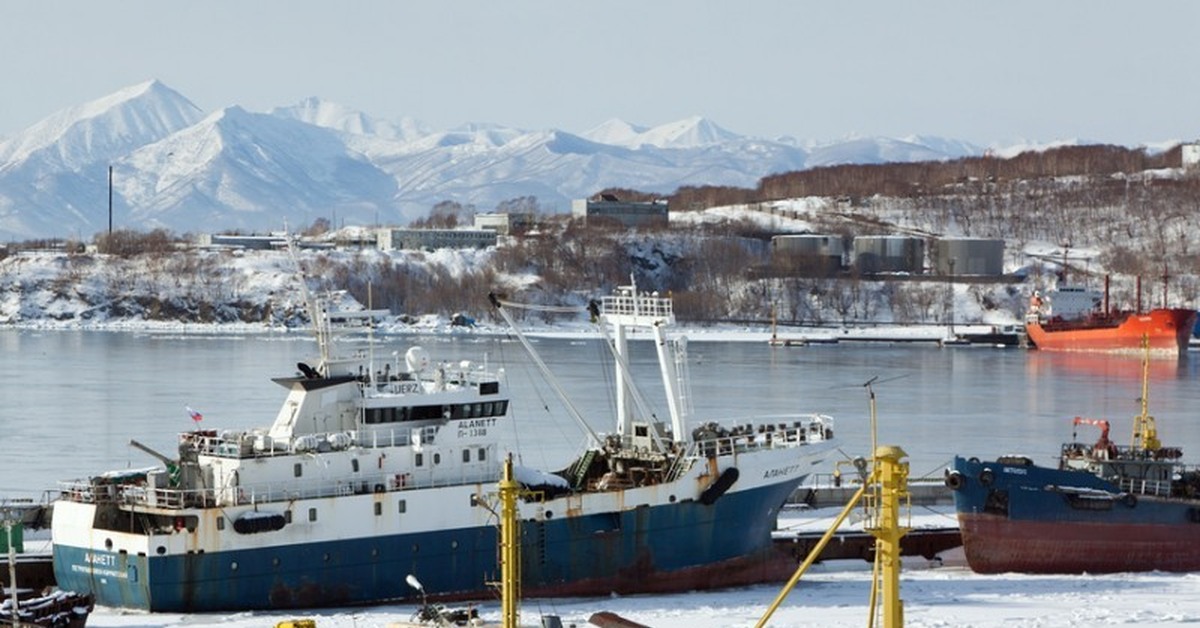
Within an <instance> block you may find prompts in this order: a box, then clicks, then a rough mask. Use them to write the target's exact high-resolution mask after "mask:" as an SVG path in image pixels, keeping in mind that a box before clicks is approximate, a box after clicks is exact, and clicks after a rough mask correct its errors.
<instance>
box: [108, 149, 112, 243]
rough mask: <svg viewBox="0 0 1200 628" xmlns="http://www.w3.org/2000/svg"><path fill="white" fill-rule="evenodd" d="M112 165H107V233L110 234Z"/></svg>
mask: <svg viewBox="0 0 1200 628" xmlns="http://www.w3.org/2000/svg"><path fill="white" fill-rule="evenodd" d="M112 177H113V167H112V165H111V164H110V165H109V166H108V235H109V236H110V237H111V236H112V181H113V179H112Z"/></svg>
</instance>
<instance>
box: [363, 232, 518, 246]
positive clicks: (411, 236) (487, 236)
mask: <svg viewBox="0 0 1200 628" xmlns="http://www.w3.org/2000/svg"><path fill="white" fill-rule="evenodd" d="M496 238H497V234H496V232H495V231H493V230H492V229H394V228H386V229H380V230H379V237H378V239H377V246H378V247H379V249H380V250H383V251H390V250H395V249H407V250H418V251H419V250H427V249H483V248H487V247H489V246H495V245H496Z"/></svg>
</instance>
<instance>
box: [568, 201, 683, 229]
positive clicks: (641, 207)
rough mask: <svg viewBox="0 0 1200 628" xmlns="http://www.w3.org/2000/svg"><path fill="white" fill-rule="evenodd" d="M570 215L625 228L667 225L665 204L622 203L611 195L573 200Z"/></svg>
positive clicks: (652, 202)
mask: <svg viewBox="0 0 1200 628" xmlns="http://www.w3.org/2000/svg"><path fill="white" fill-rule="evenodd" d="M571 215H573V216H574V217H576V218H583V219H584V220H585V221H587V220H588V219H590V218H606V219H610V220H615V221H617V222H619V223H620V224H622V225H625V226H626V227H634V228H637V227H666V226H667V223H668V215H667V202H666V201H665V200H658V201H651V202H633V201H622V200H620V199H618V198H617V197H615V196H613V195H611V194H602V195H601V196H600V198H589V199H582V198H581V199H575V200H573V201H571Z"/></svg>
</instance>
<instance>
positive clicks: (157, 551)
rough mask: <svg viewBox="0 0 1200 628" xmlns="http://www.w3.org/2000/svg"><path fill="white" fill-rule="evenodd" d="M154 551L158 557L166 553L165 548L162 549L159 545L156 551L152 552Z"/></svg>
mask: <svg viewBox="0 0 1200 628" xmlns="http://www.w3.org/2000/svg"><path fill="white" fill-rule="evenodd" d="M154 551H155V552H156V553H158V555H159V556H162V555H163V554H166V553H167V548H165V547H163V546H161V545H159V546H158V549H156V550H154Z"/></svg>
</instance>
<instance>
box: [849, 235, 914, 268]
mask: <svg viewBox="0 0 1200 628" xmlns="http://www.w3.org/2000/svg"><path fill="white" fill-rule="evenodd" d="M854 267H855V268H857V269H858V272H860V273H866V274H871V273H911V274H919V273H921V272H922V271H923V269H924V268H925V241H924V240H922V239H921V238H914V237H911V236H857V237H855V238H854Z"/></svg>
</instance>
